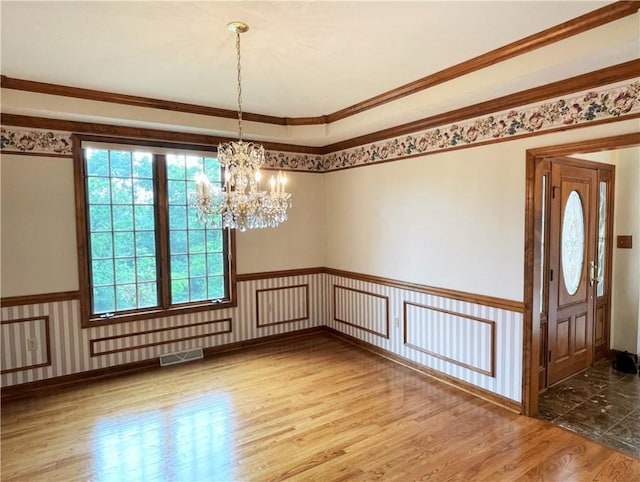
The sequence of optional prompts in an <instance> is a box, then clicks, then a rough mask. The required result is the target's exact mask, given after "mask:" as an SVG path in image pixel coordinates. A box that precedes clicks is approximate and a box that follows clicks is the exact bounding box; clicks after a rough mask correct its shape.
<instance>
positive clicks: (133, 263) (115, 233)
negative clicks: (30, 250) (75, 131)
mask: <svg viewBox="0 0 640 482" xmlns="http://www.w3.org/2000/svg"><path fill="white" fill-rule="evenodd" d="M85 159H86V169H87V170H86V172H87V176H86V183H87V184H86V185H87V211H88V213H87V214H88V227H89V252H90V257H91V286H92V289H91V298H92V299H91V306H92V313H93V314H102V313H114V312H116V311H126V310H135V309H138V308H146V307H151V306H157V305H158V288H157V286H158V279H157V268H156V249H155V246H156V232H155V222H154V219H155V206H154V204H155V203H154V200H155V196H154V189H153V157H152V155H151V154H150V153H148V152H131V151H115V150H107V149H86V151H85Z"/></svg>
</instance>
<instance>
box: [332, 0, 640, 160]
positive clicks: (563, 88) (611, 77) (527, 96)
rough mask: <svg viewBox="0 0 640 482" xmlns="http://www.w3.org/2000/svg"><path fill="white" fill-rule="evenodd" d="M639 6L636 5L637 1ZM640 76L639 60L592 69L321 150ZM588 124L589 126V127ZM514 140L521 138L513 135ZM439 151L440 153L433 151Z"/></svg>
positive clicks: (468, 117) (359, 142) (430, 126)
mask: <svg viewBox="0 0 640 482" xmlns="http://www.w3.org/2000/svg"><path fill="white" fill-rule="evenodd" d="M639 3H640V2H639ZM638 75H640V60H631V61H629V62H624V63H621V64H618V65H614V66H612V67H607V68H605V69H600V70H596V71H593V72H589V73H586V74H582V75H577V76H575V77H571V78H568V79H564V80H559V81H557V82H552V83H550V84H546V85H542V86H540V87H534V88H532V89H527V90H523V91H520V92H516V93H514V94H509V95H505V96H502V97H497V98H495V99H491V100H487V101H485V102H480V103H478V104H473V105H468V106H465V107H461V108H459V109H454V110H451V111H448V112H444V113H442V114H437V115H434V116H430V117H425V118H424V119H420V120H417V121H413V122H408V123H406V124H401V125H398V126H395V127H390V128H388V129H382V130H379V131H376V132H371V133H369V134H365V135H363V136H358V137H353V138H351V139H346V140H344V141H340V142H336V143H334V144H329V145H326V146H324V147H323V149H324V150H325V153H333V152H339V151H342V150H345V149H350V148H352V147H357V146H361V145H364V144H370V143H373V142H379V141H381V140H383V139H389V138H391V137H398V136H402V135H407V134H412V133H414V132H418V131H422V130H426V129H431V128H434V127H440V126H443V125H446V124H451V123H456V122H460V121H463V120H466V119H471V118H474V117H480V116H483V115H488V114H492V113H495V112H500V111H503V110H507V109H511V108H514V107H518V106H522V105H527V104H533V103H535V102H540V101H542V100H546V99H550V98H555V97H559V96H562V95H565V94H571V93H574V92H579V91H581V90H586V89H592V88H595V87H600V86H603V85H607V84H612V83H615V82H619V81H622V80H628V79H631V78H634V77H637V76H638ZM589 125H591V124H589ZM547 132H549V130H545V131H540V132H534V133H533V134H534V135H540V134H544V133H547ZM516 137H517V138H521V137H523V135H519V136H516ZM477 145H480V143H475V144H470V145H468V146H467V145H464V146H462V147H471V146H477ZM435 152H441V151H435Z"/></svg>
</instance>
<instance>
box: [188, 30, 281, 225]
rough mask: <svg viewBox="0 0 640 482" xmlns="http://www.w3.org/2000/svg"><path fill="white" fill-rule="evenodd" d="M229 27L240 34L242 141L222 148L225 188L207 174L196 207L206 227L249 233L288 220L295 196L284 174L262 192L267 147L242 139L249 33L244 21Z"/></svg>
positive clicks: (198, 180)
mask: <svg viewBox="0 0 640 482" xmlns="http://www.w3.org/2000/svg"><path fill="white" fill-rule="evenodd" d="M227 28H228V29H229V30H230V31H232V32H234V33H235V34H236V53H237V60H238V65H237V73H238V86H237V87H238V141H237V142H234V141H231V142H224V143H221V144H220V145H219V146H218V162H219V163H220V165H221V167H222V169H223V172H224V181H223V185H222V188H220V187H218V186H217V185H212V184H211V182H210V181H209V179H208V178H207V176H206V175H205V174H204V172H202V173H199V174H198V175H197V176H196V178H195V182H196V193H195V199H194V200H193V206H194V207H195V209H196V213H197V217H198V220H199V221H200V222H202V223H203V224H204V225H205V226H212V225H215V224H217V222H218V219H219V216H221V217H222V227H224V228H230V229H238V230H240V231H246V230H247V229H254V228H275V227H276V226H278V225H279V224H280V223H282V222H284V221H286V220H287V209H288V208H290V207H291V194H290V193H288V192H286V191H285V187H286V184H287V177H286V176H285V175H284V174H283V173H282V172H280V171H278V174H277V176H271V179H270V180H269V186H270V189H269V190H268V191H266V190H265V191H262V190H261V187H260V184H261V183H260V181H261V179H262V174H261V173H260V167H261V166H262V165H263V164H264V160H265V155H264V147H263V146H262V145H260V144H256V143H254V142H244V141H243V140H242V83H241V75H240V73H241V72H240V34H241V33H245V32H246V31H247V30H249V26H248V25H247V24H246V23H243V22H231V23H229V24H228V25H227Z"/></svg>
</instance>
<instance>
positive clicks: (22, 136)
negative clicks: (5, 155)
mask: <svg viewBox="0 0 640 482" xmlns="http://www.w3.org/2000/svg"><path fill="white" fill-rule="evenodd" d="M0 135H1V137H0V147H1V148H2V151H3V152H32V153H34V154H44V155H46V154H68V155H71V153H72V152H71V133H70V132H54V131H43V130H37V129H29V130H23V129H14V128H11V127H2V129H0Z"/></svg>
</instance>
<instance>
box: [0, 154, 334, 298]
mask: <svg viewBox="0 0 640 482" xmlns="http://www.w3.org/2000/svg"><path fill="white" fill-rule="evenodd" d="M0 175H1V178H2V180H1V182H2V184H1V187H2V189H1V193H0V195H1V198H0V202H1V204H2V234H1V236H2V237H1V241H2V246H1V248H2V249H1V250H0V253H1V254H0V256H1V257H0V263H1V265H2V270H1V271H2V278H1V280H2V284H1V291H0V292H1V296H2V297H7V296H24V295H34V294H44V293H55V292H61V291H75V290H77V289H78V261H77V257H78V255H77V249H76V224H75V204H74V183H73V161H72V159H70V158H53V157H41V156H23V155H12V154H4V155H3V156H2V163H1V164H0ZM288 178H289V183H288V188H289V190H290V191H291V192H292V194H293V207H292V208H291V210H290V213H289V219H288V220H287V221H286V222H285V223H284V224H282V226H281V227H280V228H279V229H264V230H255V231H252V232H246V233H238V235H237V237H236V240H237V258H238V259H237V263H238V264H237V270H238V273H255V272H262V271H274V270H286V269H296V268H311V267H317V266H323V265H324V257H323V249H322V232H323V225H322V222H323V215H322V212H323V206H322V175H320V174H313V173H289V174H288Z"/></svg>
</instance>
